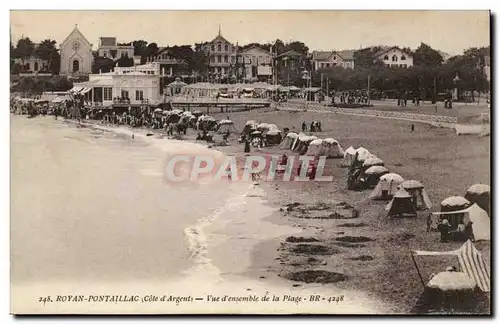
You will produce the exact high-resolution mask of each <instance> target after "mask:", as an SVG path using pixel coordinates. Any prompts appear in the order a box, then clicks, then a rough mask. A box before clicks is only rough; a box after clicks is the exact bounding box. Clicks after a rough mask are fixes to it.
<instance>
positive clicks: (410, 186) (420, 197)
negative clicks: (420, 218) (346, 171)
mask: <svg viewBox="0 0 500 324" xmlns="http://www.w3.org/2000/svg"><path fill="white" fill-rule="evenodd" d="M400 187H401V188H403V189H405V190H406V191H408V193H409V194H410V195H411V196H412V197H413V204H414V205H415V208H416V209H417V210H421V209H431V208H432V203H431V200H430V199H429V196H428V195H427V192H426V191H425V188H424V186H423V185H422V184H421V183H420V182H419V181H417V180H405V181H403V182H402V183H401V184H400Z"/></svg>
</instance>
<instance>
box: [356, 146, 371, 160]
mask: <svg viewBox="0 0 500 324" xmlns="http://www.w3.org/2000/svg"><path fill="white" fill-rule="evenodd" d="M356 153H357V154H358V157H357V161H359V162H364V161H365V160H366V159H367V158H369V157H370V156H372V155H373V154H371V153H370V151H368V150H367V149H365V148H364V147H362V146H361V147H358V148H357V149H356Z"/></svg>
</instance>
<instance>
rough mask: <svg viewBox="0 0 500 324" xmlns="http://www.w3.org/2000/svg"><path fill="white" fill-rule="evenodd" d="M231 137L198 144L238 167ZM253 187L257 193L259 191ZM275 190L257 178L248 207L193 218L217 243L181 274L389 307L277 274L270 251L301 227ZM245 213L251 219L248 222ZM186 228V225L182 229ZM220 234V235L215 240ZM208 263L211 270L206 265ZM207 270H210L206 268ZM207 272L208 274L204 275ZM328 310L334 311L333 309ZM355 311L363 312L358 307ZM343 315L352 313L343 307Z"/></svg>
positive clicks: (300, 231)
mask: <svg viewBox="0 0 500 324" xmlns="http://www.w3.org/2000/svg"><path fill="white" fill-rule="evenodd" d="M70 122H71V123H76V124H77V122H74V121H70ZM82 124H85V125H86V126H88V127H93V126H97V127H96V128H101V129H105V130H108V131H111V132H113V131H117V130H118V132H116V133H118V134H123V132H124V131H127V132H132V130H131V129H130V128H129V127H126V126H125V127H120V126H118V127H116V128H115V127H113V126H112V127H105V126H102V125H99V124H98V123H93V122H90V123H85V122H82ZM134 133H135V134H138V133H142V134H141V135H143V136H145V134H146V133H155V136H154V137H157V135H159V134H158V133H160V131H157V132H155V131H153V130H148V129H140V130H139V131H138V132H134ZM140 137H141V136H139V138H140ZM144 139H146V138H144ZM182 141H186V142H189V143H194V144H201V143H199V142H196V141H193V140H190V139H184V140H182ZM235 141H236V140H235V139H233V141H232V142H233V143H231V144H229V145H228V146H223V147H210V146H209V145H206V146H205V145H204V146H205V147H207V149H210V150H215V151H218V152H221V153H223V154H229V155H235V156H236V158H237V163H238V167H239V168H241V167H242V165H241V162H242V161H241V158H242V157H244V156H245V154H244V153H241V150H239V151H240V152H237V151H238V149H239V148H238V145H237V144H236V143H234V142H235ZM201 145H203V144H201ZM235 151H236V152H235ZM259 153H260V154H266V153H267V152H265V150H262V151H261V152H259ZM255 190H257V193H255ZM258 191H260V193H259V192H258ZM276 191H277V188H276V180H275V181H259V184H258V185H255V184H253V185H250V189H249V190H248V191H247V192H245V193H244V194H243V196H244V199H245V201H246V202H245V203H244V204H246V205H248V207H246V209H245V210H243V211H242V210H239V213H238V212H236V213H233V214H231V211H234V210H231V208H229V210H228V212H226V213H224V214H223V215H217V216H216V217H213V216H212V215H207V218H208V219H210V218H212V220H209V221H208V222H206V220H203V219H200V220H199V221H201V222H202V223H203V224H198V222H196V223H195V224H193V225H192V226H190V227H189V228H197V227H198V225H202V226H201V227H202V228H204V229H206V231H204V233H198V234H200V235H202V234H203V235H204V236H206V238H207V239H209V240H210V238H211V237H212V239H214V241H218V242H217V243H218V244H215V246H211V247H208V248H207V251H206V252H205V253H202V258H208V260H209V261H208V262H207V259H205V260H204V261H203V262H202V263H201V264H198V265H195V267H193V269H190V270H188V271H186V272H185V274H186V275H187V277H186V280H189V278H193V277H192V276H193V275H202V276H203V277H204V278H205V280H214V282H215V281H218V280H223V281H226V282H231V281H234V282H242V281H243V282H248V285H249V286H252V285H259V286H262V288H264V287H265V288H266V289H269V290H273V289H274V290H284V291H288V290H290V289H291V290H292V291H301V290H304V292H305V291H308V290H312V291H325V294H327V292H328V291H330V292H335V291H337V294H346V295H347V296H350V295H352V296H357V297H353V298H354V299H353V300H356V299H359V298H361V300H364V302H363V303H366V304H367V305H370V306H367V307H369V309H370V308H371V309H373V311H375V309H378V311H375V312H381V310H382V309H384V311H387V310H388V309H392V307H389V306H388V303H387V302H382V301H381V300H380V299H378V298H376V296H373V295H371V296H368V295H367V294H366V292H362V291H361V290H359V289H357V288H353V287H348V288H339V287H335V286H331V285H324V284H322V283H304V282H295V281H292V280H288V279H286V278H284V277H283V276H282V271H280V269H279V268H278V267H276V265H275V261H276V259H277V258H279V253H277V251H276V250H277V248H279V246H280V245H281V244H282V241H283V240H284V239H285V238H286V237H289V236H302V235H303V227H304V226H297V225H296V224H290V222H289V221H288V220H286V219H282V216H280V215H279V214H280V212H279V210H278V208H279V203H278V202H277V201H276V199H277V197H276V195H275V194H274V193H275V192H276ZM233 198H234V197H233ZM228 200H231V197H228ZM226 203H227V201H226ZM223 208H224V207H223ZM237 208H240V207H237ZM246 217H247V218H246ZM248 217H252V218H251V221H250V219H248ZM280 218H281V219H280ZM301 227H302V228H301ZM189 228H186V230H188V229H189ZM235 233H242V234H241V235H243V237H241V236H238V234H235ZM214 235H215V236H214ZM217 236H219V239H218V240H217V239H215V237H217ZM224 236H225V238H220V237H224ZM214 250H217V251H218V252H220V251H221V250H222V251H224V250H227V251H228V253H218V254H215V253H210V252H211V251H214ZM236 251H238V252H236ZM231 256H233V258H232V257H231ZM228 257H229V258H228ZM212 265H213V266H214V267H215V268H214V267H212ZM197 267H198V268H197ZM225 268H227V269H228V270H230V271H231V272H234V269H238V270H237V271H236V273H231V274H227V272H225V270H224V269H225ZM207 269H208V270H210V271H206V270H207ZM207 273H209V274H208V275H207ZM249 289H250V288H249ZM252 289H255V288H252ZM367 298H368V299H369V301H368V299H367ZM358 307H359V306H358ZM332 311H333V313H336V312H335V311H334V310H332ZM338 311H339V312H340V313H343V312H344V311H342V310H338ZM330 312H331V311H328V312H327V313H330ZM360 312H363V311H362V310H360ZM348 313H352V312H350V311H348ZM369 313H372V311H369ZM325 314H326V313H325Z"/></svg>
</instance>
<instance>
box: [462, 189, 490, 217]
mask: <svg viewBox="0 0 500 324" xmlns="http://www.w3.org/2000/svg"><path fill="white" fill-rule="evenodd" d="M465 199H467V200H468V201H470V202H471V203H476V204H477V205H478V206H479V207H481V208H482V209H484V210H485V211H486V212H487V213H488V215H490V204H491V203H490V186H488V185H485V184H475V185H472V186H470V187H469V189H467V192H466V193H465ZM490 216H491V215H490Z"/></svg>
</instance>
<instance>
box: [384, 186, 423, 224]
mask: <svg viewBox="0 0 500 324" xmlns="http://www.w3.org/2000/svg"><path fill="white" fill-rule="evenodd" d="M385 210H387V211H388V213H387V216H401V217H402V216H417V210H416V208H415V205H414V204H413V202H412V196H411V195H410V194H409V193H408V192H407V191H406V190H404V189H403V188H400V189H399V190H398V191H397V192H396V194H395V195H394V197H392V200H391V202H390V203H388V204H387V206H386V207H385Z"/></svg>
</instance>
